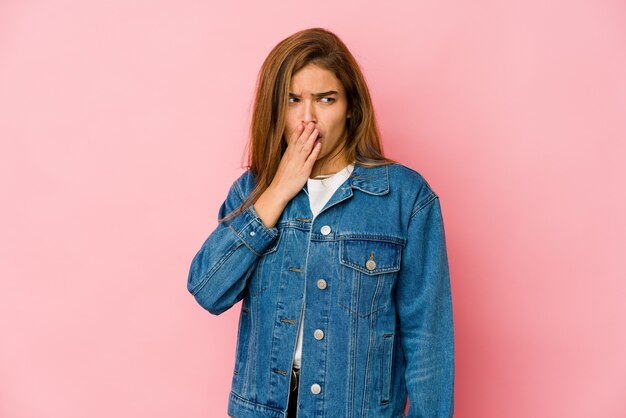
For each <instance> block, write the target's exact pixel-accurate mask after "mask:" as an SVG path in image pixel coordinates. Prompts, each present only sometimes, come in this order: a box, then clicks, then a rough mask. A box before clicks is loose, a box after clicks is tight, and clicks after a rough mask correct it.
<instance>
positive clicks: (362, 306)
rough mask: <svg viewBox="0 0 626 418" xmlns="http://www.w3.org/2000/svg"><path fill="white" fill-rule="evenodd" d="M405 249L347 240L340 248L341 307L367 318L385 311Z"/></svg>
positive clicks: (397, 246)
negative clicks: (381, 310) (382, 310)
mask: <svg viewBox="0 0 626 418" xmlns="http://www.w3.org/2000/svg"><path fill="white" fill-rule="evenodd" d="M401 254H402V245H401V244H396V243H394V242H390V241H382V240H377V239H370V238H367V239H343V240H341V241H340V244H339V263H340V264H341V266H340V277H339V283H338V285H337V288H338V296H337V303H338V304H339V306H341V307H342V308H343V309H345V310H347V311H348V312H350V313H352V314H353V315H358V316H360V317H367V316H370V315H372V314H374V313H375V312H377V311H379V310H380V309H385V308H387V306H388V305H389V302H390V300H391V298H392V294H391V289H392V288H393V283H394V281H395V278H396V275H397V272H398V271H399V270H400V258H401Z"/></svg>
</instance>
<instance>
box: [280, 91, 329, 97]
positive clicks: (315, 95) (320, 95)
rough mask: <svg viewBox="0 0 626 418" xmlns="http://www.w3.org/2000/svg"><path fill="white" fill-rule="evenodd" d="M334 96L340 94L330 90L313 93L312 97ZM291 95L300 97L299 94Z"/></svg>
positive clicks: (291, 94)
mask: <svg viewBox="0 0 626 418" xmlns="http://www.w3.org/2000/svg"><path fill="white" fill-rule="evenodd" d="M333 94H339V93H337V92H336V91H335V90H330V91H324V92H322V93H313V94H312V96H313V97H326V96H332V95H333ZM289 95H290V96H293V97H300V96H299V95H298V94H295V93H291V92H289Z"/></svg>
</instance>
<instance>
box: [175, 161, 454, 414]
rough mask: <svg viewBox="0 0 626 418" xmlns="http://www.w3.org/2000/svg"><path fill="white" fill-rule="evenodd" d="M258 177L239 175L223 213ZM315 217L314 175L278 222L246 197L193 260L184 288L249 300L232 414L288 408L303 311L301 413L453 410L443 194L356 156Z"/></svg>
mask: <svg viewBox="0 0 626 418" xmlns="http://www.w3.org/2000/svg"><path fill="white" fill-rule="evenodd" d="M254 182H255V179H254V175H252V174H251V172H250V171H249V170H247V171H246V172H244V173H243V174H242V175H241V176H240V177H239V178H238V179H237V180H235V182H234V183H233V185H232V186H231V188H230V191H229V193H228V196H227V197H226V200H225V201H224V202H223V204H222V205H221V207H220V209H219V214H218V216H219V217H222V216H224V215H225V214H227V213H228V212H230V211H231V210H232V209H234V208H236V207H238V206H239V205H240V204H241V203H242V202H243V200H244V197H247V196H248V195H249V194H250V192H251V191H252V189H253V187H254ZM311 218H312V213H311V209H310V205H309V199H308V191H307V186H306V185H305V186H304V187H303V189H302V190H301V191H300V192H299V193H298V194H297V195H296V196H295V197H294V198H293V199H292V200H291V201H290V202H289V203H288V204H287V206H286V207H285V209H284V211H283V213H282V215H281V217H280V218H279V220H278V222H277V223H276V225H275V226H274V227H272V228H268V227H267V226H266V225H265V224H264V223H263V221H262V220H261V219H260V218H259V216H258V214H257V213H256V211H255V209H254V206H250V207H249V208H247V209H246V210H245V211H243V212H242V213H241V214H239V215H237V217H235V218H233V219H231V220H230V221H227V222H225V223H222V224H218V226H217V227H216V229H215V230H214V231H213V232H212V233H211V234H210V235H209V237H208V238H207V239H206V241H205V242H204V243H203V244H202V247H201V248H200V250H199V251H198V253H197V254H196V255H195V257H194V258H193V261H192V262H191V268H190V271H189V277H188V282H187V288H188V290H189V292H191V294H193V296H194V297H195V299H196V301H197V302H198V303H199V304H200V305H201V306H202V307H203V308H205V309H206V310H208V311H209V312H210V313H212V314H215V315H219V314H221V313H222V312H224V311H226V310H228V309H229V308H230V307H231V306H233V304H235V303H236V302H238V301H240V300H242V299H243V303H242V304H241V312H240V316H239V330H238V336H237V352H236V358H235V365H234V370H233V376H232V387H231V392H230V398H229V402H228V414H229V415H230V416H232V417H237V418H261V417H263V418H285V417H286V410H287V406H288V402H289V396H290V385H289V384H290V378H291V368H292V363H293V356H294V351H295V346H296V337H297V331H298V326H299V321H300V318H301V313H302V314H303V315H302V318H303V321H304V325H303V344H302V364H301V372H300V389H299V392H298V418H309V417H328V418H342V417H350V418H357V417H358V418H364V417H370V418H401V417H407V416H408V417H410V418H418V417H432V418H434V417H437V418H444V417H446V418H447V417H452V414H453V406H454V401H453V383H454V349H453V324H452V303H451V294H450V278H449V270H448V259H447V252H446V244H445V236H444V228H443V219H442V215H441V207H440V203H439V197H438V196H437V195H436V194H435V193H434V192H433V190H432V189H431V188H430V187H429V185H428V183H427V182H426V180H425V179H424V178H423V177H422V176H421V175H420V174H419V173H418V172H417V171H415V170H412V169H410V168H408V167H406V166H404V165H402V164H391V165H385V166H380V167H375V168H366V167H360V166H355V167H354V171H353V172H352V174H351V176H350V177H349V178H348V179H347V180H346V181H345V182H344V183H343V184H342V185H341V186H340V187H339V188H338V189H337V191H336V192H335V194H334V195H333V196H332V197H331V198H330V200H329V201H328V203H326V205H325V206H324V208H323V209H322V211H321V212H320V213H319V214H318V215H317V217H315V218H314V219H313V220H312V219H311ZM305 294H306V298H305V297H304V296H305ZM303 301H304V303H303ZM407 397H408V398H409V401H410V409H409V411H408V415H405V413H404V412H405V409H406V402H407Z"/></svg>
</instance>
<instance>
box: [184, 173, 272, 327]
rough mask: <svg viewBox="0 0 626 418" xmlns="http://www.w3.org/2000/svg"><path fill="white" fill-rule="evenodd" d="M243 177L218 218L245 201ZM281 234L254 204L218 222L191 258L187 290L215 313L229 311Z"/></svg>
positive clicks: (235, 184)
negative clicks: (258, 212) (262, 216)
mask: <svg viewBox="0 0 626 418" xmlns="http://www.w3.org/2000/svg"><path fill="white" fill-rule="evenodd" d="M242 177H243V176H242ZM242 177H240V178H239V179H237V180H236V181H235V182H234V183H233V184H232V186H231V188H230V190H229V192H228V195H227V196H226V200H224V202H223V203H222V205H221V206H220V209H219V212H218V219H219V218H221V217H222V216H224V215H226V214H227V213H229V212H230V211H231V210H233V209H235V208H237V207H239V206H240V205H241V203H243V200H244V198H243V195H242V192H241V189H240V187H239V180H240V179H241V178H242ZM277 237H278V229H277V228H276V227H273V228H268V227H267V226H266V225H265V224H264V223H263V221H262V220H261V218H259V216H258V214H257V213H256V211H255V209H254V206H253V205H250V206H249V207H248V208H247V209H246V210H244V211H243V212H241V213H240V214H238V215H237V216H236V217H234V218H232V219H230V220H229V221H226V222H224V223H218V225H217V227H216V228H215V229H214V230H213V232H211V234H210V235H209V237H208V238H207V239H206V240H205V241H204V243H203V244H202V247H201V248H200V250H199V251H198V253H197V254H196V255H195V256H194V258H193V260H192V261H191V267H190V269H189V276H188V278H187V290H188V291H189V292H190V293H191V294H192V295H193V296H194V297H195V299H196V301H197V302H198V303H199V304H200V305H201V306H202V307H203V308H204V309H206V310H207V311H209V312H210V313H212V314H214V315H219V314H221V313H222V312H224V311H226V310H228V309H229V308H230V307H231V306H233V305H234V304H235V303H237V302H238V301H240V300H241V299H242V298H243V296H244V291H245V289H246V286H247V284H248V279H249V277H251V276H252V274H253V273H254V270H255V268H256V265H257V262H258V260H259V257H260V256H261V255H262V254H263V253H264V252H265V251H266V250H267V249H268V248H269V247H270V245H271V244H272V243H273V242H274V241H275V240H276V238H277Z"/></svg>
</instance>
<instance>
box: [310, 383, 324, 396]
mask: <svg viewBox="0 0 626 418" xmlns="http://www.w3.org/2000/svg"><path fill="white" fill-rule="evenodd" d="M321 391H322V387H321V386H320V385H318V384H317V383H313V384H312V385H311V393H313V394H314V395H317V394H318V393H320V392H321Z"/></svg>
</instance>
